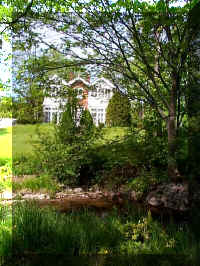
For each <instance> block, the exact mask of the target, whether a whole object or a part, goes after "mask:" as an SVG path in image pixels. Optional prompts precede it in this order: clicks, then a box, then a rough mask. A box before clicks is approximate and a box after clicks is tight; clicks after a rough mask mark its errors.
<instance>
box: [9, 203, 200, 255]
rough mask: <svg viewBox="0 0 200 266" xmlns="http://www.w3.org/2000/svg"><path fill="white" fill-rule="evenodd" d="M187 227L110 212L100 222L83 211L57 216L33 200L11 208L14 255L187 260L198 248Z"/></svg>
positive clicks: (197, 242) (97, 218) (147, 217)
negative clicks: (174, 256)
mask: <svg viewBox="0 0 200 266" xmlns="http://www.w3.org/2000/svg"><path fill="white" fill-rule="evenodd" d="M191 235H192V232H191V230H190V229H189V227H188V226H186V225H185V226H183V225H181V226H180V225H175V224H173V225H172V224H171V225H170V226H167V227H166V226H165V227H163V226H162V224H160V223H159V222H158V221H154V220H153V219H152V218H151V216H150V215H143V216H141V215H140V217H139V215H137V214H134V212H131V211H130V212H129V213H128V215H127V217H124V216H122V217H120V216H118V215H117V213H116V212H112V213H111V214H110V215H108V216H107V217H104V218H100V217H98V216H96V214H95V213H94V212H91V211H89V210H87V209H85V210H82V211H78V212H77V211H76V212H75V211H74V212H71V213H68V214H60V213H58V212H56V211H55V210H53V209H51V208H43V209H40V208H38V207H37V205H36V204H35V203H34V202H31V203H30V202H29V203H20V204H17V205H15V206H14V207H13V247H14V252H15V253H16V254H23V253H24V251H27V252H30V253H31V252H38V253H42V254H46V253H48V254H51V253H53V254H68V255H70V256H72V255H97V254H110V255H111V254H112V255H118V254H121V255H129V256H131V255H138V254H157V255H162V254H179V255H186V256H188V258H191V256H193V257H194V256H195V254H196V252H197V250H199V243H200V240H199V239H194V238H191Z"/></svg>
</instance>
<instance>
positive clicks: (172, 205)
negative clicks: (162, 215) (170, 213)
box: [146, 183, 189, 212]
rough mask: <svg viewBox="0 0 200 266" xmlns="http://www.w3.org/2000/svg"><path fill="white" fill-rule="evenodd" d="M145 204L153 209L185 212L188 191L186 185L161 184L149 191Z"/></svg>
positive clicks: (187, 202) (187, 203)
mask: <svg viewBox="0 0 200 266" xmlns="http://www.w3.org/2000/svg"><path fill="white" fill-rule="evenodd" d="M146 202H147V204H149V205H150V206H153V207H160V206H162V207H164V208H168V209H172V210H176V211H181V212H182V211H187V210H188V209H189V207H188V205H189V189H188V184H183V183H178V184H177V183H169V184H161V185H158V187H157V188H156V189H155V190H153V191H151V192H150V193H149V194H148V195H147V197H146Z"/></svg>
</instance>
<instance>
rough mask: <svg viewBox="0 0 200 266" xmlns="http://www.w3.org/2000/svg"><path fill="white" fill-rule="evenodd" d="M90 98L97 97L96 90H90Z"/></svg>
mask: <svg viewBox="0 0 200 266" xmlns="http://www.w3.org/2000/svg"><path fill="white" fill-rule="evenodd" d="M91 96H93V97H96V96H97V89H96V88H95V89H94V90H92V92H91Z"/></svg>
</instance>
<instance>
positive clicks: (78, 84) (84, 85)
mask: <svg viewBox="0 0 200 266" xmlns="http://www.w3.org/2000/svg"><path fill="white" fill-rule="evenodd" d="M62 83H63V84H64V85H66V86H67V87H70V88H73V89H75V90H77V95H78V96H77V97H78V98H79V99H80V104H81V105H82V106H83V108H84V109H88V110H89V111H90V113H91V115H92V117H93V121H94V124H95V125H96V126H98V125H99V123H105V121H106V108H107V106H108V103H109V100H110V99H111V97H112V96H113V91H114V85H113V84H112V83H111V82H110V81H109V80H107V79H105V78H98V79H96V80H94V81H93V82H90V80H86V79H83V78H81V77H76V78H74V79H72V80H70V81H69V82H68V83H67V82H65V81H62ZM65 104H66V101H63V100H61V99H58V98H55V97H46V98H45V99H44V102H43V112H44V122H52V121H53V119H55V120H56V121H59V119H60V115H61V113H62V110H63V109H62V108H63V106H64V105H65Z"/></svg>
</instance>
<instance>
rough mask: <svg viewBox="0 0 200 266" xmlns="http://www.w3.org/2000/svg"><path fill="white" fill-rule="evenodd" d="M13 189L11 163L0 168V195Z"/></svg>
mask: <svg viewBox="0 0 200 266" xmlns="http://www.w3.org/2000/svg"><path fill="white" fill-rule="evenodd" d="M11 189H12V168H11V165H10V164H9V163H7V164H6V165H4V166H0V193H2V192H3V191H4V190H11Z"/></svg>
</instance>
